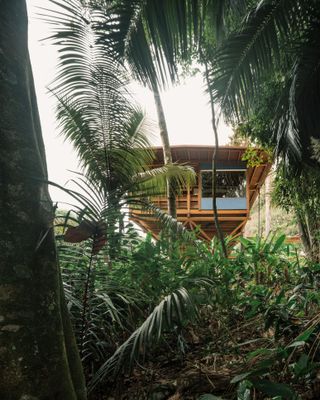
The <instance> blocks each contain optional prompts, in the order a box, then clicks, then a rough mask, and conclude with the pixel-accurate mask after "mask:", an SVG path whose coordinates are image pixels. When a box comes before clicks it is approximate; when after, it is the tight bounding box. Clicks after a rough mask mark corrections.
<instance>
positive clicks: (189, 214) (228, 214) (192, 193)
mask: <svg viewBox="0 0 320 400" xmlns="http://www.w3.org/2000/svg"><path fill="white" fill-rule="evenodd" d="M154 151H155V155H156V157H155V160H154V163H153V166H154V167H158V166H160V165H163V152H162V148H161V147H155V148H154ZM213 151H214V147H212V146H194V145H190V146H189V145H188V146H187V145H181V146H180V145H179V146H172V158H173V162H177V163H180V164H187V165H190V166H192V167H193V168H194V170H195V172H196V174H197V180H196V184H195V185H194V186H193V187H190V188H189V189H186V190H185V191H184V192H183V193H181V194H180V195H179V196H178V197H177V199H176V202H177V219H178V221H180V222H181V223H183V224H184V225H185V226H186V227H187V228H188V229H194V228H196V227H198V228H197V229H198V230H199V235H200V236H201V237H202V238H204V239H206V240H211V239H212V237H213V236H214V235H216V229H215V224H214V214H213V199H212V189H211V182H212V171H211V168H212V155H213ZM245 151H246V148H245V147H236V146H223V147H220V148H219V149H218V152H217V163H216V168H217V176H216V187H217V209H218V217H219V222H220V226H221V229H222V231H223V233H224V235H225V236H227V235H232V236H236V235H241V234H242V232H243V229H244V226H245V224H246V222H247V221H248V218H249V214H250V209H251V207H252V205H253V203H254V201H255V199H256V198H257V196H258V194H259V190H260V188H261V186H262V185H263V183H264V180H265V178H266V176H267V174H268V172H269V170H270V167H271V164H270V163H269V162H268V157H267V155H266V154H265V153H264V152H263V151H262V150H258V149H257V150H256V151H257V152H258V154H259V156H260V158H261V160H262V163H260V164H259V165H257V166H254V167H249V168H248V167H247V163H246V162H245V161H243V160H242V157H243V154H244V152H245ZM151 200H152V202H153V203H154V204H155V205H157V206H158V207H160V208H161V209H163V210H166V209H167V198H166V197H157V198H153V199H151ZM131 220H132V221H134V222H135V223H137V224H138V225H139V226H140V227H141V228H142V229H143V230H144V231H146V232H151V233H152V235H153V237H154V238H157V237H158V234H159V231H160V225H159V223H158V222H157V220H156V218H154V217H152V216H151V215H150V214H148V213H145V212H143V211H139V210H131Z"/></svg>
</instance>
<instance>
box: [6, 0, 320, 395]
mask: <svg viewBox="0 0 320 400" xmlns="http://www.w3.org/2000/svg"><path fill="white" fill-rule="evenodd" d="M52 4H53V5H54V7H53V8H52V10H51V11H50V10H43V11H42V12H43V14H45V18H46V19H48V21H49V23H50V24H51V26H52V27H53V29H54V32H53V34H52V36H51V38H50V39H51V41H53V43H54V44H55V45H56V46H58V50H59V64H58V67H57V77H56V80H55V81H54V83H53V85H52V87H51V91H52V93H53V95H54V96H55V97H56V99H57V104H58V106H57V119H58V121H59V123H60V126H61V130H62V133H63V134H64V136H65V137H66V138H67V139H69V140H70V141H71V142H72V143H73V145H74V148H75V150H76V151H77V154H78V156H79V159H80V160H81V173H80V174H78V176H77V179H75V181H74V184H75V189H73V190H70V189H67V188H61V189H62V190H65V191H67V192H68V193H69V194H70V195H71V196H72V197H73V199H74V200H75V205H74V207H72V209H70V210H59V209H58V210H54V208H53V206H52V202H51V200H50V197H49V195H48V191H47V185H48V180H47V172H46V162H45V154H44V146H43V143H42V137H41V128H40V123H39V118H38V112H37V106H36V97H35V92H34V87H33V83H32V82H33V80H32V72H31V68H30V61H29V56H28V51H27V14H26V8H25V4H24V2H23V1H20V0H19V1H18V0H5V1H4V3H3V13H2V16H1V18H2V19H3V24H0V27H1V35H0V41H1V43H0V44H1V46H0V47H1V49H3V50H2V51H1V52H0V57H1V65H2V67H1V68H2V74H1V80H0V84H1V91H0V93H1V98H0V103H1V105H2V106H3V109H4V112H3V114H2V115H3V116H2V119H1V121H0V127H1V139H3V140H2V142H3V147H2V148H1V154H0V155H1V159H0V161H1V187H2V186H3V190H2V191H1V193H2V196H3V199H4V201H3V204H1V208H0V211H1V214H0V222H1V226H2V227H3V229H2V231H1V232H0V239H1V240H0V243H1V244H4V246H3V251H2V252H0V254H1V257H3V258H4V262H3V263H0V266H1V279H2V281H1V286H0V306H1V319H0V323H1V335H0V339H1V351H0V362H1V364H2V365H3V366H4V367H3V377H1V379H0V397H1V396H2V397H3V398H4V399H6V400H11V399H13V400H17V399H19V400H31V399H32V400H34V399H35V400H42V399H43V400H44V399H45V400H57V399H58V400H60V399H61V400H85V399H86V398H87V397H89V398H92V399H108V398H109V399H116V400H118V399H119V400H120V399H132V400H133V399H137V400H139V399H150V400H152V399H154V400H156V399H159V400H160V399H163V400H164V399H170V398H171V400H173V399H175V400H178V399H202V400H206V399H207V400H210V399H211V400H212V399H213V400H217V399H230V400H231V399H238V400H251V399H252V400H253V399H273V400H285V399H292V400H293V399H297V400H298V399H301V400H304V399H318V398H319V393H320V377H319V366H320V353H319V344H320V341H319V340H320V331H319V327H320V323H319V322H320V314H319V302H320V295H319V285H320V281H319V274H320V264H319V260H320V232H319V228H320V226H319V218H318V217H319V209H320V207H319V205H320V191H319V187H320V186H319V159H320V157H319V153H320V152H319V147H320V146H319V139H320V119H319V116H320V112H319V111H320V106H319V105H320V101H319V99H320V98H319V93H320V90H319V88H320V67H319V66H320V63H319V58H320V57H319V56H320V52H319V43H318V37H319V30H320V28H319V27H320V23H319V21H320V19H319V18H320V17H319V16H320V7H319V2H318V1H317V0H262V1H254V0H248V1H244V0H241V1H237V2H234V1H230V0H192V1H188V0H164V1H161V2H160V1H152V0H150V1H149V0H145V1H141V0H132V1H128V0H114V1H113V0H112V1H104V0H90V1H86V0H52ZM194 62H196V63H197V67H199V68H200V69H201V70H202V71H203V75H204V81H205V83H206V85H207V91H208V93H209V99H210V105H211V111H212V129H213V137H215V139H216V146H217V145H218V130H217V127H218V120H219V118H220V112H223V113H224V116H225V117H226V118H227V120H228V121H229V122H230V123H232V124H233V125H234V127H235V130H236V132H237V134H238V136H240V138H241V139H243V138H246V139H248V140H250V142H251V143H252V142H253V143H258V144H259V145H262V146H264V147H266V148H268V151H269V152H270V155H272V156H273V157H274V159H275V160H276V163H275V170H276V179H275V191H274V199H275V201H276V202H277V204H278V205H279V206H280V207H282V208H283V209H284V210H287V211H290V212H292V213H294V215H295V218H296V221H297V223H298V225H299V229H300V233H301V238H302V244H303V249H301V248H299V249H298V248H295V247H293V246H292V245H289V244H286V241H285V236H284V235H283V234H281V232H280V233H279V234H277V235H273V236H272V235H269V236H268V237H266V238H263V237H261V236H257V237H255V238H251V239H248V238H240V239H239V238H238V239H234V238H221V237H220V238H219V240H218V239H214V240H213V241H212V242H211V243H205V242H203V241H199V240H198V239H197V235H196V232H189V231H186V230H185V229H184V228H183V226H181V225H180V224H179V223H177V221H176V220H175V218H174V216H175V210H174V209H172V204H174V196H175V195H176V194H177V193H179V191H180V190H181V188H184V187H185V186H188V185H192V182H193V181H194V179H195V178H194V171H193V170H192V168H191V167H188V166H179V165H176V164H172V162H171V161H170V146H169V140H168V132H167V131H166V126H165V117H164V115H163V110H162V106H161V100H160V92H161V90H162V89H163V88H164V87H165V86H166V85H167V84H169V83H174V82H177V81H178V80H179V72H180V71H181V70H184V71H185V73H187V72H188V71H189V70H190V68H191V67H192V66H193V63H194ZM132 77H135V78H137V79H139V80H140V82H142V83H144V84H146V85H148V86H149V87H150V88H152V90H153V91H154V93H155V100H156V104H157V108H158V115H159V131H160V134H161V136H162V137H163V147H164V155H165V166H163V167H160V168H156V169H154V170H150V169H149V167H148V165H149V164H150V162H151V161H152V159H153V154H152V151H151V150H150V146H149V143H148V140H147V138H146V137H147V135H146V132H147V130H148V127H147V125H146V124H145V122H146V121H145V116H144V114H143V112H141V110H140V109H139V107H138V106H137V105H136V104H135V102H134V100H133V99H132V97H131V96H130V95H129V91H128V88H127V83H128V82H129V81H130V80H131V79H132ZM217 105H219V109H218V107H217ZM17 115H18V116H19V118H17ZM247 161H248V162H253V161H252V160H248V159H247ZM212 164H213V166H212V169H213V172H215V159H214V158H213V160H212ZM212 176H213V182H212V188H213V190H212V192H213V194H214V193H215V191H214V187H215V179H214V176H215V174H214V173H213V174H212ZM52 184H54V183H52ZM155 194H166V195H167V197H168V210H169V211H170V215H167V214H166V213H164V212H163V211H161V210H159V209H158V208H157V207H155V206H154V205H153V204H152V202H151V201H150V198H152V196H153V195H155ZM213 197H214V195H213ZM130 207H131V208H132V207H133V208H134V207H139V208H141V209H143V210H146V211H148V212H149V213H152V214H153V215H154V216H156V217H157V218H158V220H159V224H161V225H162V228H163V229H162V234H161V237H160V239H159V240H158V241H156V242H155V241H154V240H153V239H151V237H149V236H147V237H143V236H141V235H140V234H139V232H138V231H137V229H136V227H135V226H133V225H132V224H131V223H130V222H129V219H128V209H129V208H130ZM214 207H215V199H214V200H213V209H214ZM173 208H174V207H173ZM53 211H56V215H55V218H54V217H53ZM53 220H54V221H55V236H56V239H55V240H54V237H53V233H54V232H53V225H54V224H53ZM216 227H217V231H219V222H218V221H216ZM220 233H221V232H220ZM220 236H221V235H220ZM55 243H56V244H57V247H58V249H57V253H56V248H55ZM227 250H228V252H227ZM60 271H61V273H60ZM61 278H62V279H61ZM71 323H72V325H71ZM79 355H80V358H81V360H80V359H79ZM84 378H85V382H84ZM85 383H86V386H87V389H88V396H87V393H86V388H85Z"/></svg>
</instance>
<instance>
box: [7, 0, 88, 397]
mask: <svg viewBox="0 0 320 400" xmlns="http://www.w3.org/2000/svg"><path fill="white" fill-rule="evenodd" d="M27 40H28V36H27V12H26V5H25V1H23V0H4V1H2V3H1V24H0V107H1V110H0V115H1V117H0V131H1V136H0V137H1V147H0V190H1V197H0V226H1V231H0V279H1V280H0V366H1V367H0V368H1V379H0V398H1V399H6V400H16V399H17V400H18V399H19V400H22V399H24V400H37V399H39V400H42V399H46V400H62V399H63V400H80V399H81V400H82V399H85V398H86V393H85V386H84V379H83V373H82V370H81V365H80V359H79V355H78V352H77V349H76V346H75V342H74V336H73V333H72V330H71V326H70V320H69V315H68V313H67V310H66V304H65V299H64V296H63V290H62V287H61V281H60V276H59V274H60V272H59V268H58V263H57V258H56V249H55V243H54V235H53V228H52V220H53V209H52V203H51V200H50V197H49V194H48V188H47V185H46V183H45V181H46V179H47V172H46V163H45V153H44V145H43V141H42V135H41V128H40V122H39V115H38V110H37V104H36V96H35V91H34V84H33V78H32V72H31V66H30V60H29V54H28V49H27Z"/></svg>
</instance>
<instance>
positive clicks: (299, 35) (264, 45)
mask: <svg viewBox="0 0 320 400" xmlns="http://www.w3.org/2000/svg"><path fill="white" fill-rule="evenodd" d="M319 17H320V4H319V2H318V1H306V0H285V1H284V0H272V1H270V0H263V1H259V2H257V5H255V6H254V7H253V8H252V10H251V11H250V12H249V13H248V15H247V16H246V17H245V18H244V23H243V24H242V25H241V26H240V28H239V29H237V30H236V31H235V32H233V33H232V34H230V35H229V37H228V38H227V39H226V40H225V41H223V42H222V44H221V46H220V47H219V48H218V49H217V51H216V53H215V55H214V60H213V63H212V70H211V91H212V94H213V96H214V99H215V100H216V101H219V102H220V105H221V108H222V110H223V111H224V113H225V114H226V115H227V116H228V117H229V118H231V119H233V120H235V121H239V120H241V119H242V120H243V119H246V118H247V117H248V115H249V114H250V110H251V109H252V107H253V106H254V102H255V99H256V97H257V95H258V94H259V91H260V90H261V85H262V83H264V82H265V81H266V80H268V79H269V78H270V76H274V75H275V74H277V75H278V76H280V77H281V81H282V82H283V84H282V93H281V95H280V98H279V99H278V102H276V107H275V109H274V110H270V120H272V122H273V130H274V142H275V145H276V153H277V154H278V155H282V156H283V157H284V158H285V159H286V160H288V161H289V162H290V163H291V165H294V166H299V165H301V162H307V163H311V162H312V161H311V138H312V137H314V138H320V118H319V115H320V114H319V111H320V95H319V93H320V92H319V88H320V62H319V61H320V46H319V43H318V38H319V33H320V24H319Z"/></svg>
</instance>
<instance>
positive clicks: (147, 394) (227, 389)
mask: <svg viewBox="0 0 320 400" xmlns="http://www.w3.org/2000/svg"><path fill="white" fill-rule="evenodd" d="M202 317H204V318H203V319H202V321H201V324H200V325H197V326H196V325H193V326H188V327H187V328H186V329H185V330H184V332H182V333H183V340H181V337H180V342H179V344H178V348H180V351H179V352H177V343H174V342H173V340H172V336H170V337H168V341H166V342H162V344H161V346H160V345H159V346H158V348H156V349H154V350H153V351H152V352H149V357H148V359H146V360H144V361H143V362H141V364H140V365H139V366H138V367H136V368H135V370H134V371H133V373H132V374H131V375H130V376H123V378H122V379H121V382H120V380H119V381H118V384H117V385H116V387H113V388H112V389H111V391H112V393H113V394H112V396H111V395H106V394H104V395H103V396H102V397H101V398H102V399H105V400H196V399H199V400H200V399H201V400H220V399H221V400H222V399H237V398H238V399H241V400H246V399H248V400H249V399H250V400H251V399H252V400H258V399H277V400H282V399H286V398H290V397H289V396H288V397H286V396H284V397H279V396H278V397H277V396H272V395H271V393H272V387H271V389H270V386H268V382H269V383H270V381H271V382H277V383H275V385H278V386H279V385H280V386H279V387H278V388H280V389H281V385H282V384H283V383H285V384H287V385H288V386H290V388H291V389H293V390H294V392H295V393H296V394H297V395H299V397H298V398H299V399H301V400H319V399H320V369H319V367H318V368H317V372H316V373H314V374H313V378H312V379H296V378H294V379H293V377H292V371H291V365H290V364H292V363H293V360H294V359H297V357H298V353H299V352H300V349H296V348H293V349H292V354H290V355H289V357H288V358H287V359H286V360H284V359H281V358H280V359H279V360H278V361H277V362H276V361H275V359H274V358H273V360H272V365H271V364H270V363H269V364H270V365H269V366H268V360H270V357H269V358H268V357H266V355H267V354H268V355H270V354H273V356H272V357H274V350H275V348H277V349H280V348H282V349H283V348H284V347H285V346H287V345H290V343H291V342H292V338H293V337H295V336H297V334H299V332H301V331H302V330H304V329H305V328H306V327H308V326H310V321H306V320H302V319H301V320H298V319H296V320H295V321H292V325H291V329H290V332H289V331H288V334H287V335H283V336H282V338H281V339H280V340H279V341H277V343H276V342H275V340H274V337H275V332H274V329H273V328H269V329H268V330H267V331H266V330H265V329H264V323H263V317H262V316H257V317H255V318H252V319H251V320H246V321H237V320H236V319H235V320H234V322H233V324H232V326H231V327H230V324H228V325H229V326H226V324H222V323H220V322H219V321H218V320H214V319H213V318H208V316H202ZM318 319H320V317H319V316H318ZM311 323H313V322H312V321H311ZM318 323H319V321H318ZM178 339H179V337H178ZM318 345H319V343H317V346H318ZM308 351H309V353H310V352H311V351H313V353H314V354H313V355H314V357H316V358H319V351H318V348H317V349H316V351H315V349H310V348H309V349H308ZM295 353H296V354H295ZM316 353H317V355H316ZM263 365H264V367H265V368H266V369H268V368H270V369H269V371H268V378H267V380H266V379H265V378H264V376H266V375H264V374H263V373H262V369H261V368H262V366H263ZM250 371H253V372H252V373H251V372H250ZM257 371H260V373H257ZM313 372H314V371H313ZM259 374H260V376H259ZM246 376H248V377H249V376H250V381H251V382H252V381H254V379H256V378H257V381H256V385H258V383H259V385H260V387H259V385H258V386H257V387H259V388H260V389H261V388H262V391H266V392H268V391H270V394H269V395H267V394H266V393H264V394H262V392H261V391H260V390H256V389H255V388H252V387H251V390H250V389H248V388H250V386H251V384H250V382H248V381H246V380H243V384H242V387H241V385H240V386H239V383H240V382H241V381H242V379H243V378H244V377H246ZM248 379H249V378H248ZM279 382H280V383H279ZM246 385H247V388H246ZM248 385H249V386H248ZM263 385H267V386H266V387H265V388H264V389H265V390H263ZM282 389H283V390H284V393H285V388H282ZM250 393H251V394H250Z"/></svg>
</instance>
